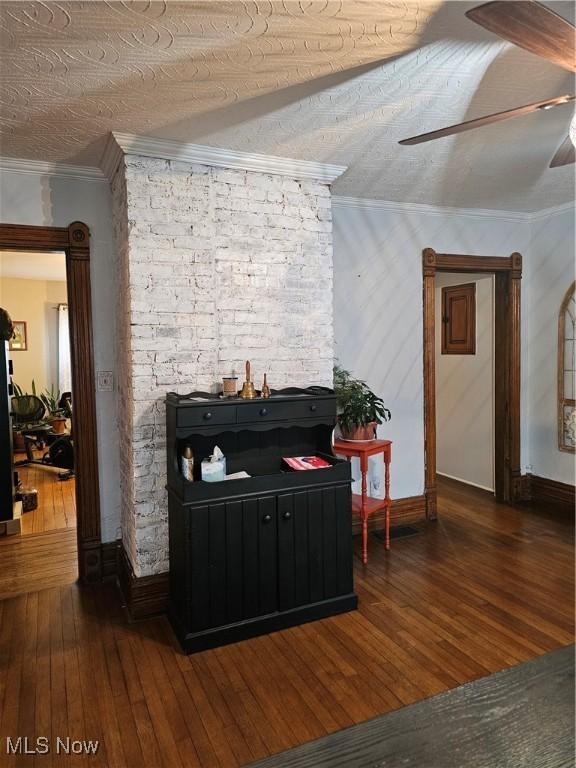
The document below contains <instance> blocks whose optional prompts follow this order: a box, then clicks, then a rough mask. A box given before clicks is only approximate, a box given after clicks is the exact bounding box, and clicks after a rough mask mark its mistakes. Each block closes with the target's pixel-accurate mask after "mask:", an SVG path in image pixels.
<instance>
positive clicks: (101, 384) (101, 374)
mask: <svg viewBox="0 0 576 768" xmlns="http://www.w3.org/2000/svg"><path fill="white" fill-rule="evenodd" d="M113 389H114V374H113V373H112V371H98V391H99V392H112V390H113Z"/></svg>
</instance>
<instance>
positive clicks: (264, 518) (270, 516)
mask: <svg viewBox="0 0 576 768" xmlns="http://www.w3.org/2000/svg"><path fill="white" fill-rule="evenodd" d="M271 520H272V515H264V517H263V518H262V522H263V523H269V522H270V521H271Z"/></svg>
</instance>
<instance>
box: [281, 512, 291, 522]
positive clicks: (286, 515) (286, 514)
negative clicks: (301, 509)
mask: <svg viewBox="0 0 576 768" xmlns="http://www.w3.org/2000/svg"><path fill="white" fill-rule="evenodd" d="M282 517H283V518H284V520H290V518H291V517H292V512H288V511H286V512H284V514H283V515H282Z"/></svg>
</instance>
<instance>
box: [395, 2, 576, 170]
mask: <svg viewBox="0 0 576 768" xmlns="http://www.w3.org/2000/svg"><path fill="white" fill-rule="evenodd" d="M466 16H467V17H468V18H469V19H471V20H472V21H475V22H476V24H480V26H482V27H484V28H485V29H487V30H488V31H489V32H493V33H494V34H496V35H499V37H503V38H504V39H505V40H508V41H510V42H511V43H514V44H515V45H518V46H520V48H524V49H525V50H526V51H530V52H531V53H535V54H536V55H537V56H542V57H543V58H544V59H547V60H548V61H551V62H553V63H554V64H558V65H559V66H561V67H563V68H564V69H567V70H568V71H569V72H576V56H575V45H574V43H575V38H574V33H575V32H576V29H575V28H574V26H573V25H572V24H570V22H569V21H566V19H563V18H562V16H559V15H558V14H557V13H555V12H554V11H551V10H550V9H549V8H547V7H546V6H545V5H541V4H540V3H538V2H536V0H495V2H490V3H485V4H484V5H479V6H477V7H476V8H472V9H470V10H469V11H466ZM575 99H576V96H574V95H573V94H567V95H564V96H557V97H556V98H553V99H547V100H546V101H537V102H534V103H533V104H525V105H524V106H523V107H516V108H515V109H507V110H506V111H504V112H495V113H494V114H492V115H484V117H478V118H476V119H475V120H467V121H466V122H464V123H458V124H457V125H450V126H448V127H446V128H441V129H439V130H437V131H430V132H429V133H421V134H420V135H418V136H412V137H411V138H409V139H403V140H402V141H400V142H399V143H400V144H421V143H422V142H425V141H432V140H434V139H440V138H442V137H443V136H452V135H453V134H455V133H462V132H463V131H470V130H471V129H473V128H480V127H482V126H484V125H490V124H491V123H498V122H501V121H502V120H509V119H510V118H512V117H519V116H520V115H527V114H529V113H530V112H536V111H538V110H548V109H553V108H554V107H556V106H558V105H559V104H566V103H568V102H570V101H574V100H575ZM575 160H576V153H575V149H574V144H573V143H572V141H571V140H570V137H569V136H567V137H566V139H565V140H564V141H563V142H562V144H561V145H560V147H559V148H558V150H557V152H556V154H555V155H554V157H553V158H552V161H551V162H550V168H556V167H558V166H560V165H568V164H569V163H573V162H575Z"/></svg>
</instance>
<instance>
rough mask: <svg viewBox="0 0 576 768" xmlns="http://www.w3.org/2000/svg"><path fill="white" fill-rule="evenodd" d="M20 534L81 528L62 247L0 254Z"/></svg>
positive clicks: (0, 304) (66, 297)
mask: <svg viewBox="0 0 576 768" xmlns="http://www.w3.org/2000/svg"><path fill="white" fill-rule="evenodd" d="M0 306H1V307H3V308H4V309H6V310H7V312H8V314H9V315H10V317H11V318H12V322H13V324H14V337H13V339H12V340H11V341H10V342H9V343H8V353H9V360H10V371H11V383H12V390H13V391H12V395H11V400H10V405H11V418H12V446H13V466H12V470H13V472H14V473H15V475H14V477H15V481H16V482H15V487H16V492H17V495H18V497H19V498H20V499H21V501H22V515H21V517H20V534H21V535H22V536H27V535H30V534H36V533H45V532H47V531H57V530H61V529H75V528H76V494H75V475H74V443H73V435H72V408H73V405H72V404H73V393H72V370H71V360H70V334H69V323H68V295H67V285H66V256H65V254H64V252H62V251H60V252H53V253H42V252H35V251H30V252H20V251H8V250H3V251H0Z"/></svg>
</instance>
